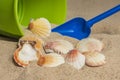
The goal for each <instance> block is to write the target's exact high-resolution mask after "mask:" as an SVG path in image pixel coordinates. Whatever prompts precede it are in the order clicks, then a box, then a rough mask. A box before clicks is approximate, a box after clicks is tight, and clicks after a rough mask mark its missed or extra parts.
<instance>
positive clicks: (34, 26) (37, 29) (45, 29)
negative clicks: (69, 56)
mask: <svg viewBox="0 0 120 80" xmlns="http://www.w3.org/2000/svg"><path fill="white" fill-rule="evenodd" d="M28 29H29V30H30V31H31V32H32V33H34V34H35V35H38V36H40V37H42V38H46V37H48V36H49V35H50V33H51V24H50V22H49V21H48V20H47V19H45V18H39V19H36V20H32V21H31V22H30V24H29V26H28Z"/></svg>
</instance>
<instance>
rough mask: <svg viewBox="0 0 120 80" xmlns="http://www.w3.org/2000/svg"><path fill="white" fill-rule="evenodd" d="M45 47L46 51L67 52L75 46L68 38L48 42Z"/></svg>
mask: <svg viewBox="0 0 120 80" xmlns="http://www.w3.org/2000/svg"><path fill="white" fill-rule="evenodd" d="M44 48H45V50H46V52H49V51H51V52H56V53H59V54H67V53H68V52H69V51H70V50H72V49H73V48H74V46H73V45H72V44H71V43H70V42H69V41H66V40H54V41H50V42H47V43H46V45H45V47H44ZM52 50H53V51H52Z"/></svg>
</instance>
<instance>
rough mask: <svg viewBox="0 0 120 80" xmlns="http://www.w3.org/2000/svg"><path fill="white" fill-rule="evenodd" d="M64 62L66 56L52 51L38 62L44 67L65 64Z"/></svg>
mask: <svg viewBox="0 0 120 80" xmlns="http://www.w3.org/2000/svg"><path fill="white" fill-rule="evenodd" d="M64 62H65V61H64V58H63V57H62V56H61V55H59V54H56V53H50V54H46V55H44V56H43V57H40V58H39V60H38V62H37V64H38V65H39V66H43V67H56V66H59V65H61V64H63V63H64Z"/></svg>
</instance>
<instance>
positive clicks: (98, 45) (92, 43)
mask: <svg viewBox="0 0 120 80" xmlns="http://www.w3.org/2000/svg"><path fill="white" fill-rule="evenodd" d="M76 48H77V49H78V50H79V51H80V52H82V53H84V52H92V51H101V50H102V49H103V43H102V42H101V41H99V40H97V39H94V38H86V39H83V40H81V41H79V43H78V44H77V45H76Z"/></svg>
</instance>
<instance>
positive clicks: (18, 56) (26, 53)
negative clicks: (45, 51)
mask: <svg viewBox="0 0 120 80" xmlns="http://www.w3.org/2000/svg"><path fill="white" fill-rule="evenodd" d="M38 55H39V54H38V52H37V51H36V50H35V49H34V48H33V47H32V46H31V45H30V44H28V43H25V44H24V45H23V47H22V48H17V49H16V51H15V52H14V60H15V62H16V63H17V64H18V65H19V66H22V67H26V66H28V64H29V62H30V61H33V60H38V57H39V56H38Z"/></svg>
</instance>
